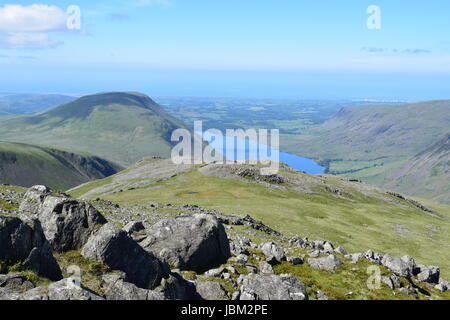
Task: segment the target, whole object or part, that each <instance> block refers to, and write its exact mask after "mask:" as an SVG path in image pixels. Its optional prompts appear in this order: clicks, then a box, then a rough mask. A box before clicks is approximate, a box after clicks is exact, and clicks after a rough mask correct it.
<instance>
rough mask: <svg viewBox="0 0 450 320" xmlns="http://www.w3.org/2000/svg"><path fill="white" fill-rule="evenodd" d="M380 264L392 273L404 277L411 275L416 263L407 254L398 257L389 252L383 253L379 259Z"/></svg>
mask: <svg viewBox="0 0 450 320" xmlns="http://www.w3.org/2000/svg"><path fill="white" fill-rule="evenodd" d="M381 265H383V266H385V267H386V268H388V269H389V270H390V271H391V272H393V273H394V274H396V275H398V276H400V277H406V278H409V277H411V276H412V275H413V271H414V269H415V268H416V263H415V262H414V259H413V258H411V257H408V256H404V257H402V258H398V257H394V256H391V255H389V254H385V255H384V256H383V258H382V259H381Z"/></svg>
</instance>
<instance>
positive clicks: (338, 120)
mask: <svg viewBox="0 0 450 320" xmlns="http://www.w3.org/2000/svg"><path fill="white" fill-rule="evenodd" d="M449 111H450V100H445V101H428V102H421V103H414V104H407V105H397V106H382V107H377V106H372V107H357V108H343V109H341V110H340V112H338V113H337V114H336V115H335V116H334V117H333V118H331V119H330V120H328V121H326V122H325V123H324V124H323V125H321V126H320V127H319V128H317V129H316V130H313V131H312V133H311V134H310V135H307V136H299V137H298V138H296V139H294V140H293V141H290V143H289V145H287V146H285V150H286V151H289V152H293V153H298V154H301V155H303V156H309V157H313V158H316V159H319V160H320V161H321V162H322V163H323V164H325V165H327V166H328V172H329V173H332V174H337V175H344V176H346V177H349V178H353V179H361V180H362V181H364V182H367V183H370V184H374V185H377V186H381V187H385V188H392V189H393V190H396V191H399V192H405V193H408V194H411V195H419V196H424V197H428V198H430V199H437V200H440V201H443V200H445V199H450V194H449V192H448V175H440V174H436V173H437V172H438V171H439V170H438V171H436V170H431V171H429V170H426V169H425V168H424V171H423V172H421V173H420V177H421V178H420V179H409V178H407V176H410V177H411V178H412V177H413V176H417V174H412V175H409V174H408V173H407V172H406V171H407V170H409V169H406V168H408V166H411V162H414V161H417V159H415V156H416V155H417V154H419V153H420V152H422V151H423V150H426V149H428V148H429V147H430V146H432V145H434V144H436V143H437V142H438V141H440V140H441V139H442V138H443V137H444V136H445V135H446V134H448V130H449V124H450V112H449ZM441 166H444V167H445V166H447V170H448V162H447V163H446V162H442V163H441ZM402 168H403V169H402ZM405 170H406V171H405ZM417 170H420V165H419V166H417ZM431 180H433V185H434V186H433V187H431V188H428V186H427V185H428V183H429V182H430V181H431ZM438 186H444V187H445V186H446V187H447V189H445V188H440V187H438Z"/></svg>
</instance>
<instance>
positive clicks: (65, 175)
mask: <svg viewBox="0 0 450 320" xmlns="http://www.w3.org/2000/svg"><path fill="white" fill-rule="evenodd" d="M121 169H122V168H121V167H120V166H118V165H116V164H114V163H110V162H108V161H106V160H103V159H100V158H98V157H95V156H92V155H89V154H86V153H78V152H74V151H66V150H61V149H55V148H49V147H44V146H38V145H30V144H24V143H12V142H0V172H2V175H1V176H0V181H1V182H3V183H9V184H14V185H21V186H25V187H30V186H32V185H37V184H43V185H47V186H49V187H51V188H53V189H60V190H67V189H68V188H70V187H73V186H76V185H79V184H81V183H83V182H87V181H89V180H93V179H98V178H101V177H104V176H107V175H110V174H114V173H116V172H118V171H119V170H121Z"/></svg>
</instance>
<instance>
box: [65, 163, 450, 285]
mask: <svg viewBox="0 0 450 320" xmlns="http://www.w3.org/2000/svg"><path fill="white" fill-rule="evenodd" d="M244 168H245V167H244ZM247 169H248V168H245V169H244V170H247ZM248 170H250V169H248ZM239 172H242V171H239V167H233V166H218V165H217V166H216V165H208V166H204V167H190V166H183V167H179V166H174V165H173V164H171V162H170V161H169V160H146V161H143V162H141V163H139V164H138V165H136V166H135V167H132V168H130V169H127V170H125V171H123V172H121V173H119V174H116V175H114V176H112V177H109V178H107V179H103V180H98V181H93V182H89V183H87V184H84V185H81V186H79V187H77V188H74V189H72V190H70V191H69V193H71V194H72V195H74V196H76V197H80V196H81V197H84V198H90V199H95V198H97V197H101V198H104V199H107V200H111V201H114V202H117V203H119V204H121V205H142V206H148V205H149V204H152V203H159V204H166V205H167V204H171V205H185V204H192V205H199V206H201V207H204V208H208V209H215V210H218V211H221V212H224V213H240V214H250V215H251V216H252V217H254V218H257V219H259V220H262V221H263V222H264V223H265V224H267V225H269V226H270V227H272V228H275V229H277V230H280V231H281V232H283V233H285V234H286V235H288V236H293V235H299V236H301V237H304V236H306V237H309V238H310V239H324V240H331V241H332V242H333V243H336V244H338V245H342V246H344V247H345V248H347V249H348V250H350V251H352V252H361V251H365V250H368V249H372V250H376V251H379V252H387V253H391V254H394V255H398V256H402V255H405V254H409V255H411V256H414V257H415V258H417V260H418V262H419V263H426V264H436V265H439V266H441V267H442V268H443V269H444V270H443V274H444V275H446V276H447V277H448V276H450V263H449V261H450V250H448V249H449V243H450V207H448V206H444V205H438V206H436V205H435V204H433V203H432V202H430V203H427V206H429V207H430V208H432V209H433V210H434V211H433V210H432V211H433V212H428V211H424V210H422V209H420V208H419V207H418V206H417V204H416V203H415V202H413V201H409V200H404V199H401V198H398V197H396V196H394V195H390V194H387V193H386V192H384V191H382V190H380V189H377V188H374V187H370V186H368V185H365V184H362V183H358V182H350V181H348V180H346V179H343V178H339V177H335V176H330V175H323V176H312V175H307V174H303V173H300V172H297V171H294V170H292V169H289V168H287V167H283V168H282V170H281V172H280V176H281V178H282V179H281V183H280V181H279V180H277V179H274V180H273V182H271V180H270V178H269V180H265V178H260V177H258V176H257V175H255V176H254V177H253V178H245V177H244V176H245V175H242V174H240V173H239ZM244 172H245V171H244Z"/></svg>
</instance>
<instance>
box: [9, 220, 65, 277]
mask: <svg viewBox="0 0 450 320" xmlns="http://www.w3.org/2000/svg"><path fill="white" fill-rule="evenodd" d="M0 261H4V262H6V263H9V264H15V263H20V268H21V269H23V270H32V271H34V272H36V273H37V274H38V275H40V276H43V277H46V278H49V279H51V280H59V279H61V278H62V274H61V269H60V268H59V266H58V264H57V262H56V260H55V258H54V257H53V254H52V251H51V247H50V244H49V243H48V241H47V240H46V239H45V236H44V233H43V231H42V228H41V225H40V223H39V221H37V220H29V221H28V222H27V223H25V222H24V221H22V220H21V219H19V218H13V217H3V216H0Z"/></svg>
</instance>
